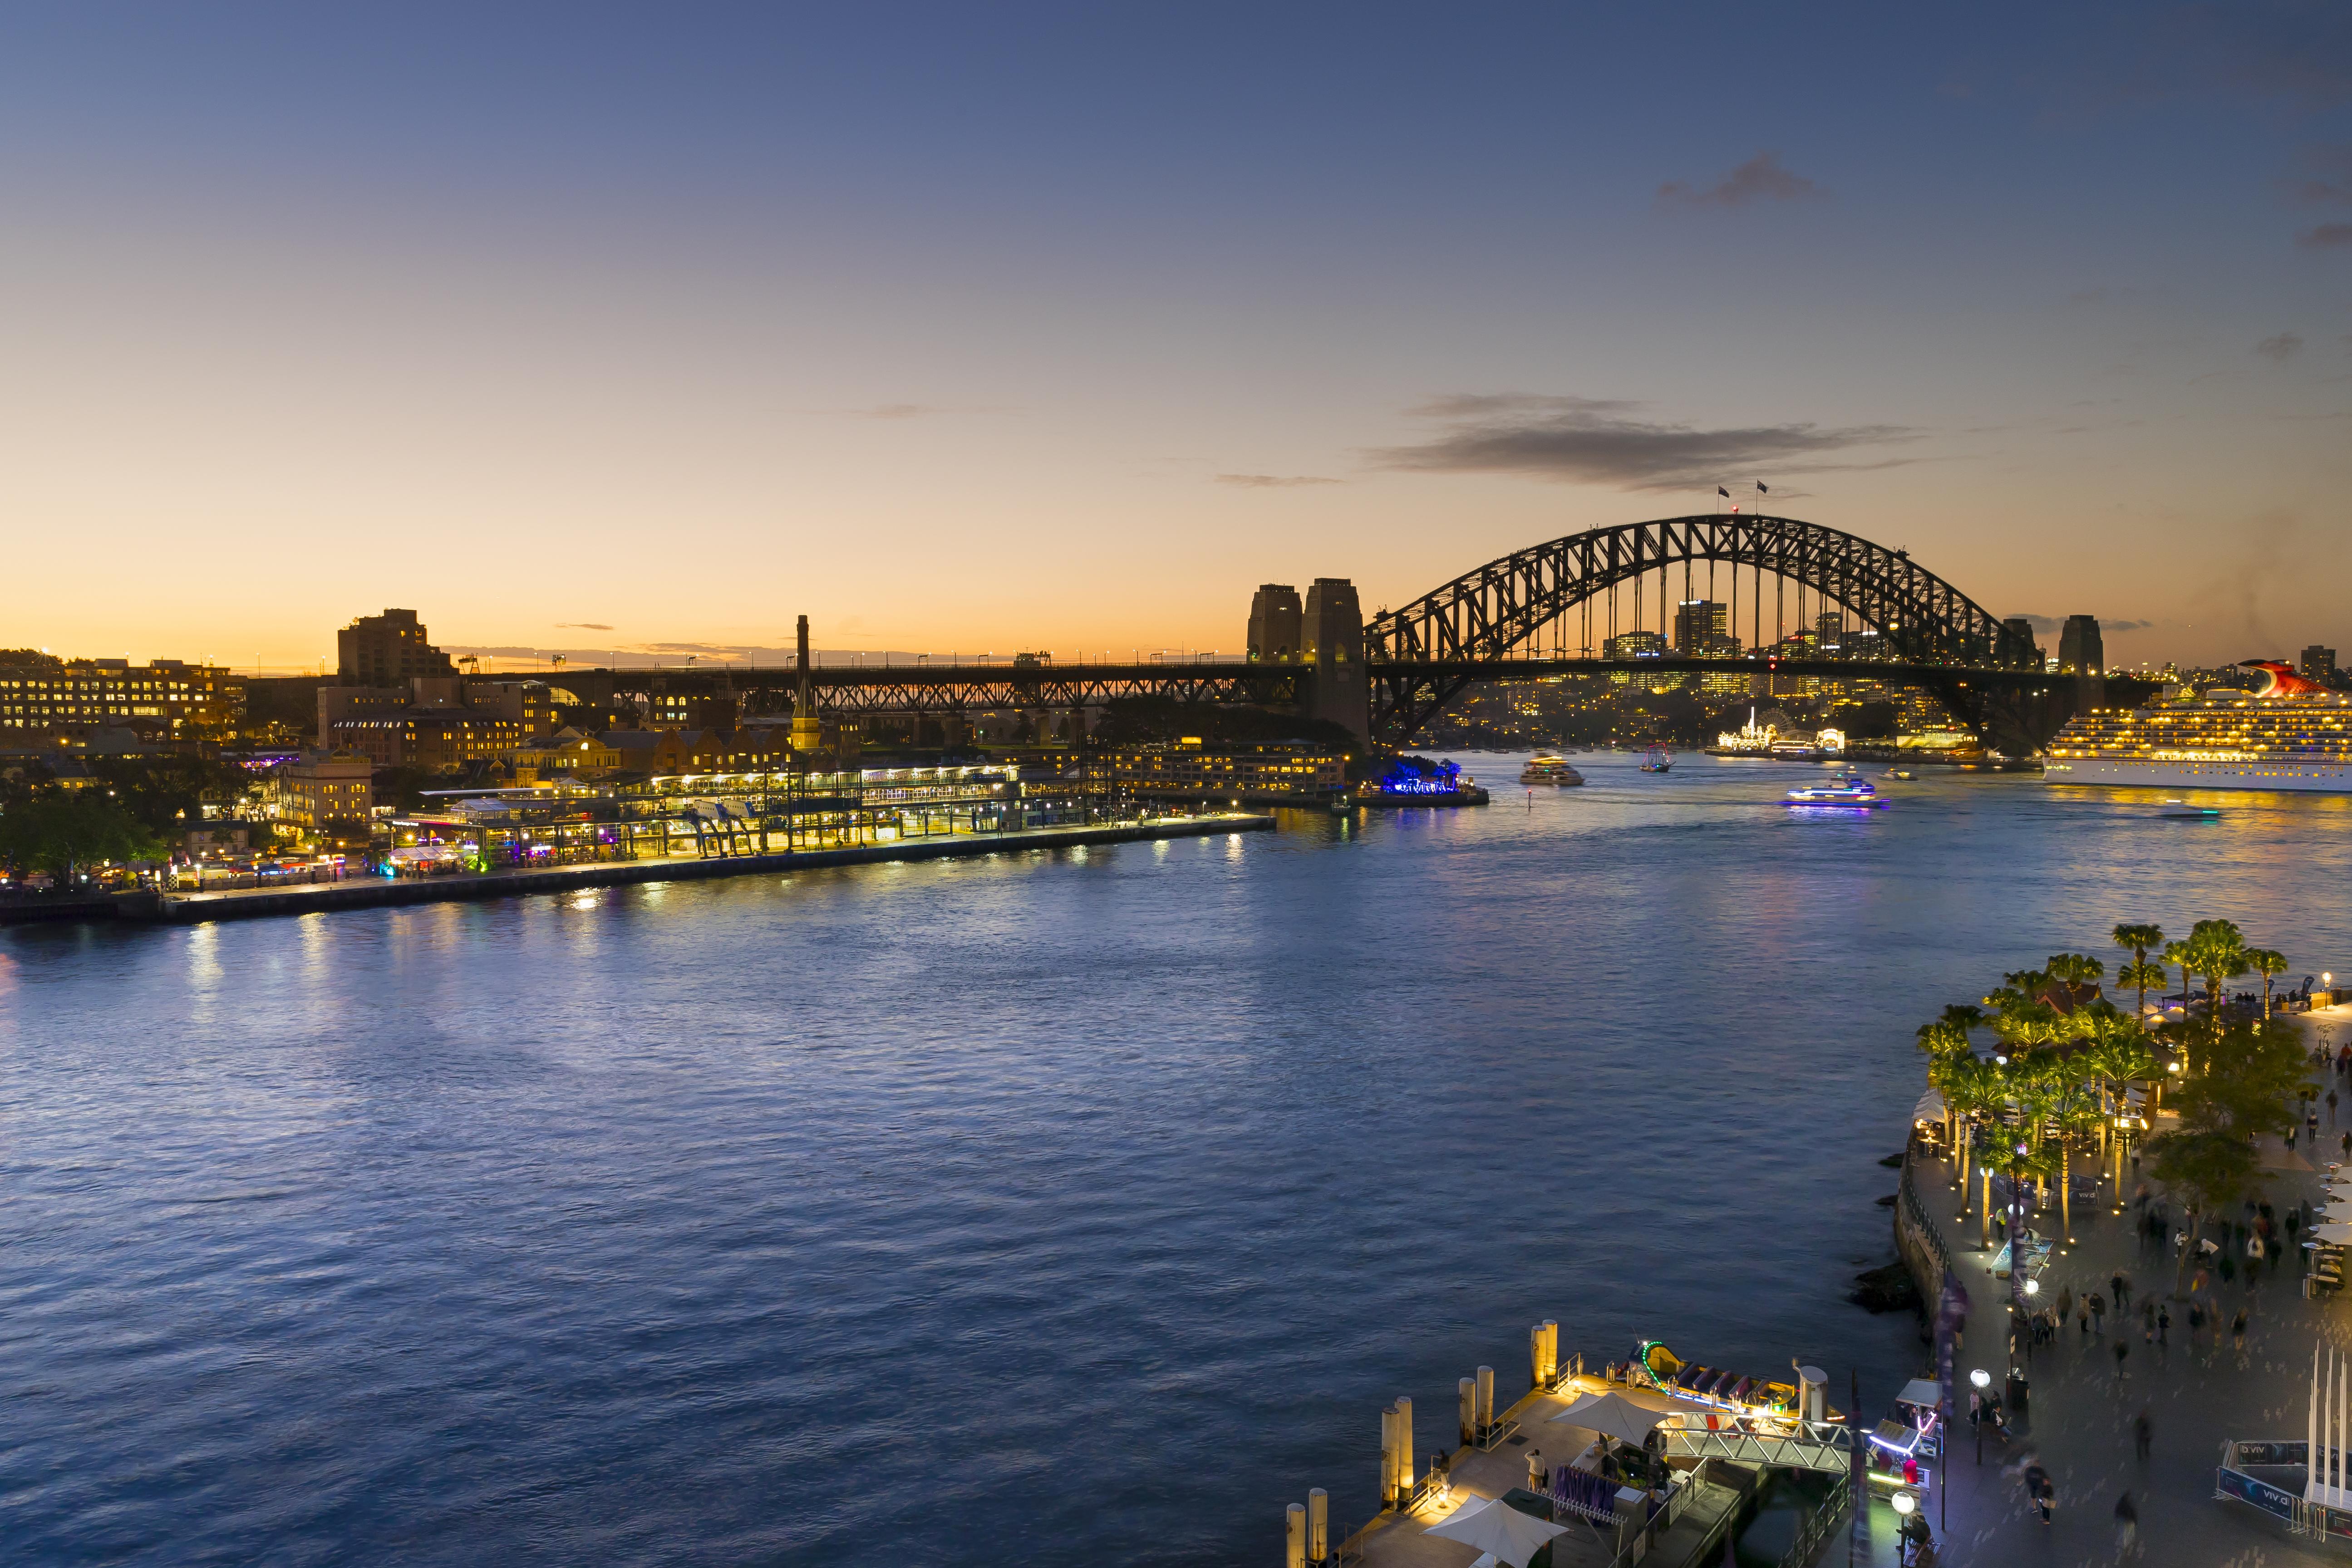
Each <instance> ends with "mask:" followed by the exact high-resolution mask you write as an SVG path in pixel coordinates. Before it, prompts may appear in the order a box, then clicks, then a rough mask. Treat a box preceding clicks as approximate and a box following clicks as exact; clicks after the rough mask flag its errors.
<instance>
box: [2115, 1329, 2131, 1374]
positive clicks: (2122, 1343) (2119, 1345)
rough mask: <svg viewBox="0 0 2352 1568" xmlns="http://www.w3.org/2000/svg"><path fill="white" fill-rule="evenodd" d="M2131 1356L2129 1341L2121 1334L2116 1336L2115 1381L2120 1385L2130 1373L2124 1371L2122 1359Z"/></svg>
mask: <svg viewBox="0 0 2352 1568" xmlns="http://www.w3.org/2000/svg"><path fill="white" fill-rule="evenodd" d="M2129 1354H2131V1341H2130V1339H2128V1338H2127V1337H2126V1336H2125V1335H2122V1334H2117V1335H2116V1382H2117V1383H2121V1382H2122V1381H2123V1380H2124V1379H2125V1378H2126V1377H2128V1376H2129V1375H2130V1373H2126V1372H2125V1371H2124V1358H2125V1357H2126V1356H2127V1355H2129Z"/></svg>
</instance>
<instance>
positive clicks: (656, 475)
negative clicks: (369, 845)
mask: <svg viewBox="0 0 2352 1568" xmlns="http://www.w3.org/2000/svg"><path fill="white" fill-rule="evenodd" d="M0 204H5V212H6V215H7V218H6V223H5V230H0V232H5V242H0V354H5V357H4V358H0V365H5V379H0V530H4V531H5V536H6V538H7V540H8V549H7V558H8V560H9V562H10V564H11V567H12V571H11V572H10V574H9V580H10V584H11V588H12V591H11V592H10V593H9V594H8V595H7V597H6V602H5V620H6V624H5V626H0V646H24V645H32V646H47V647H52V648H54V649H56V650H57V651H58V652H65V653H76V654H100V655H118V654H122V653H126V652H127V653H129V654H131V656H132V657H134V658H148V657H151V656H154V655H163V656H167V657H184V658H201V657H215V658H220V659H222V660H224V661H226V662H230V663H234V664H236V665H239V666H247V665H252V664H254V663H255V662H256V661H259V662H260V663H262V664H264V665H271V666H293V665H298V664H301V663H305V662H310V663H315V661H316V660H317V659H319V658H321V657H326V658H330V659H331V657H332V651H333V646H334V639H333V634H334V629H335V628H336V627H337V626H340V625H341V624H343V623H344V622H345V621H347V620H348V619H349V618H350V617H351V616H353V615H357V614H362V613H370V612H373V611H375V610H377V609H380V608H381V607H383V606H384V605H405V606H413V607H415V609H417V610H418V611H419V612H420V613H421V614H422V615H423V616H424V617H425V621H426V623H427V624H428V625H429V626H431V628H432V631H433V634H434V636H435V637H436V640H437V641H439V642H441V643H442V644H444V645H445V646H456V647H512V648H522V649H573V650H581V649H624V650H648V649H687V648H690V647H711V648H726V647H738V646H742V645H747V644H748V645H759V646H765V647H782V646H784V645H786V644H788V643H789V642H790V640H791V630H792V626H793V616H794V614H795V613H798V612H803V611H805V612H806V613H808V614H809V615H810V616H812V618H813V619H814V622H815V624H816V627H817V640H818V642H819V643H820V644H821V645H823V646H824V647H829V648H843V649H846V648H875V649H880V648H893V649H908V650H917V649H930V650H938V651H941V652H945V651H947V650H949V649H957V650H961V651H967V652H969V651H977V650H982V649H994V650H998V651H1009V650H1011V649H1013V648H1014V647H1042V648H1050V649H1053V650H1055V651H1056V652H1057V653H1060V654H1063V655H1065V656H1069V655H1074V654H1076V653H1078V652H1080V651H1082V650H1087V649H1096V650H1099V649H1116V650H1118V653H1119V654H1120V655H1121V656H1122V657H1123V656H1124V655H1125V654H1126V653H1127V652H1128V651H1129V650H1130V649H1132V648H1136V647H1142V648H1144V649H1147V650H1149V649H1151V648H1155V647H1200V648H1210V647H1216V648H1223V649H1226V650H1234V649H1235V648H1237V647H1239V645H1240V643H1241V641H1242V637H1243V626H1244V621H1245V618H1246V613H1247V609H1248V604H1249V597H1250V592H1251V590H1252V588H1253V587H1254V586H1255V584H1258V583H1260V582H1265V581H1286V582H1294V583H1298V584H1302V585H1303V584H1305V583H1306V582H1307V580H1308V579H1310V578H1312V577H1314V576H1317V575H1331V576H1350V577H1353V578H1354V579H1355V580H1356V582H1357V583H1358V584H1359V585H1360V588H1361V589H1362V592H1363V595H1364V602H1365V605H1366V607H1367V609H1370V608H1374V607H1378V606H1381V605H1393V604H1396V603H1400V602H1402V601H1403V600H1405V599H1409V598H1411V597H1412V596H1414V595H1417V594H1419V593H1421V592H1423V591H1424V590H1426V589H1428V588H1431V587H1433V586H1435V585H1436V584H1439V583H1441V582H1443V581H1444V580H1445V579H1447V578H1449V577H1452V576H1453V575H1454V574H1457V573H1459V572H1461V571H1464V570H1466V569H1468V568H1470V567H1473V566H1475V565H1476V564H1478V563H1481V562H1483V561H1486V560H1487V559H1490V558H1491V557H1494V556H1496V555H1498V554H1501V553H1503V552H1507V551H1509V550H1511V549H1514V548H1517V547H1519V546H1523V545H1527V544H1531V543H1535V542H1539V541H1541V540H1544V539H1548V538H1551V537H1555V536H1557V535H1559V534H1564V533H1569V532H1572V531H1576V530H1579V529H1582V528H1587V527H1591V526H1595V525H1598V524H1602V523H1610V522H1622V521H1635V520H1637V519H1641V518H1645V517H1659V516H1671V515H1679V514H1682V513H1685V512H1688V511H1694V510H1708V509H1709V508H1710V507H1711V506H1712V505H1713V504H1714V499H1715V497H1714V491H1715V487H1716V485H1717V482H1721V483H1723V484H1725V485H1726V486H1727V487H1728V488H1730V489H1733V490H1735V491H1736V492H1738V491H1743V490H1745V491H1747V492H1751V493H1752V489H1753V482H1754V481H1755V480H1757V479H1763V480H1765V481H1767V482H1768V483H1770V484H1771V485H1772V486H1773V491H1774V494H1773V500H1774V502H1775V503H1776V504H1775V508H1774V510H1779V511H1782V512H1784V513H1786V514H1788V515H1792V516H1797V517H1802V518H1807V519H1811V520H1813V521H1820V522H1824V523H1829V524H1832V525H1833V526H1836V527H1840V528H1845V529H1850V530H1853V531H1856V532H1859V533H1862V534H1864V535H1866V536H1868V537H1870V538H1873V539H1876V540H1879V541H1882V542H1886V543H1889V544H1892V545H1896V546H1900V547H1905V548H1908V549H1910V550H1911V551H1912V552H1913V553H1914V555H1915V557H1916V559H1918V560H1919V561H1920V562H1921V563H1924V564H1926V565H1927V566H1929V567H1931V568H1932V569H1935V570H1937V571H1938V572H1940V573H1942V574H1944V575H1946V576H1947V577H1948V578H1950V579H1951V580H1952V581H1953V582H1954V583H1955V584H1958V586H1959V587H1960V588H1961V589H1962V590H1963V591H1965V592H1966V593H1968V594H1969V595H1971V596H1973V597H1974V598H1976V599H1977V600H1979V602H1980V603H1982V604H1983V605H1986V607H1988V608H1989V609H1991V610H1992V611H1994V612H1995V613H1996V614H2000V615H2021V614H2032V615H2037V616H2065V615H2067V614H2069V613H2073V612H2077V611H2087V612H2090V613H2093V614H2095V615H2097V616H2099V617H2100V618H2101V619H2102V620H2103V621H2105V622H2106V623H2108V625H2109V627H2110V630H2109V634H2108V638H2107V649H2108V655H2109V658H2110V659H2111V661H2115V662H2130V661H2136V660H2139V659H2145V658H2168V657H2175V658H2184V659H2200V660H2205V659H2224V658H2243V657H2248V656H2252V655H2267V654H2273V653H2279V652H2292V651H2293V650H2294V649H2296V648H2299V647H2302V646H2303V645H2304V644H2305V643H2308V642H2312V641H2322V642H2327V643H2331V644H2334V645H2336V646H2338V647H2347V653H2352V646H2347V645H2352V609H2347V606H2352V549H2347V542H2352V527H2348V526H2347V523H2346V521H2344V516H2343V509H2344V506H2345V496H2346V491H2347V481H2352V308H2347V307H2352V8H2348V7H2346V6H2344V5H2318V4H2312V5H2259V4H2254V5H2210V6H2180V7H2167V6H2129V5H2112V6H2100V7H2096V8H2084V9H2079V10H2075V9H2067V10H2063V11H2061V12H2059V13H2056V14H2054V15H2053V13H2052V12H2051V11H2050V10H2049V9H2048V8H2047V7H2044V6H2040V5H2034V6H2017V7H2011V8H2005V9H2004V8H1995V7H1985V6H1966V7H1963V6H1954V7H1946V8H1941V9H1940V10H1939V11H1938V12H1937V14H1935V15H1927V14H1925V8H1921V7H1908V6H1905V7H1888V6H1883V5H1868V6H1865V5H1853V6H1850V7H1843V8H1839V7H1832V6H1826V5H1814V6H1808V7H1804V8H1802V9H1801V10H1792V11H1790V12H1788V13H1786V14H1780V15H1773V14H1768V13H1767V12H1766V11H1764V10H1762V9H1761V8H1758V7H1752V6H1730V5H1725V6H1717V7H1697V6H1644V7H1635V6H1630V5H1607V6H1600V5H1594V6H1580V5H1394V6H1388V5H1339V4H1325V5H1265V4H1263V3H1261V4H1256V5H1231V6H1226V5H1202V4H1191V5H1181V6H1179V5H1160V6H1150V5H1070V6H1061V7H1055V6H1045V5H972V4H961V5H888V4H875V5H809V6H799V7H791V6H781V5H768V6H751V5H734V6H721V5H665V6H638V7H627V8H597V7H593V6H585V5H562V6H548V7H544V8H541V9H537V10H534V9H532V8H530V7H527V6H523V5H498V6H489V7H484V6H471V5H469V6H448V7H436V6H432V5H403V6H397V7H392V6H382V7H374V8H372V11H371V14H370V15H368V16H361V15H359V13H358V8H355V7H347V6H316V5H283V6H278V7H259V6H240V5H205V6H162V5H155V6H141V5H56V6H50V7H38V6H30V5H19V6H16V7H12V8H11V11H10V13H9V15H8V16H7V18H6V19H5V22H0ZM2135 627H2137V629H2131V628H2135Z"/></svg>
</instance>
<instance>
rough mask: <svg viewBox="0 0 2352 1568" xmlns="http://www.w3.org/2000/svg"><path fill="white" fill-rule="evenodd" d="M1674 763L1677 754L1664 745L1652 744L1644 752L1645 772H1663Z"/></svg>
mask: <svg viewBox="0 0 2352 1568" xmlns="http://www.w3.org/2000/svg"><path fill="white" fill-rule="evenodd" d="M1674 765H1675V754H1674V753H1673V752H1669V751H1668V750H1666V749H1665V748H1664V746H1652V747H1651V748H1650V749H1649V750H1648V751H1646V752H1643V753H1642V771H1643V773H1664V772H1665V771H1666V770H1667V769H1668V768H1671V767H1673V766H1674Z"/></svg>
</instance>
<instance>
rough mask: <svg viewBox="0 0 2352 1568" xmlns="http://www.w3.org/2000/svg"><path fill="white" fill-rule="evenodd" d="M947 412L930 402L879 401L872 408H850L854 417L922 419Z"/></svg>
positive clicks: (849, 411)
mask: <svg viewBox="0 0 2352 1568" xmlns="http://www.w3.org/2000/svg"><path fill="white" fill-rule="evenodd" d="M945 412H946V410H944V409H940V408H934V407H932V406H931V405H929V404H928V403H877V404H876V405H874V406H873V407H871V408H852V409H850V410H848V414H849V416H850V417H851V418H853V419H920V418H922V417H924V416H926V415H931V414H941V413H945Z"/></svg>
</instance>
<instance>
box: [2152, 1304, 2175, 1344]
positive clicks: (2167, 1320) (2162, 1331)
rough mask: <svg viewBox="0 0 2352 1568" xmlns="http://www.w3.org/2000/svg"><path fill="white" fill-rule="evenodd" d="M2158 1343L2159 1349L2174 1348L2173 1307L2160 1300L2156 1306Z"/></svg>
mask: <svg viewBox="0 0 2352 1568" xmlns="http://www.w3.org/2000/svg"><path fill="white" fill-rule="evenodd" d="M2156 1343H2157V1348H2158V1350H2170V1349H2171V1348H2172V1309H2171V1308H2169V1307H2168V1306H2166V1305H2164V1304H2163V1303H2162V1302H2160V1301H2159V1302H2158V1303H2157V1308H2156Z"/></svg>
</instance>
